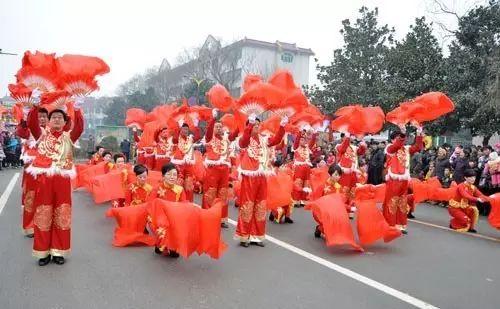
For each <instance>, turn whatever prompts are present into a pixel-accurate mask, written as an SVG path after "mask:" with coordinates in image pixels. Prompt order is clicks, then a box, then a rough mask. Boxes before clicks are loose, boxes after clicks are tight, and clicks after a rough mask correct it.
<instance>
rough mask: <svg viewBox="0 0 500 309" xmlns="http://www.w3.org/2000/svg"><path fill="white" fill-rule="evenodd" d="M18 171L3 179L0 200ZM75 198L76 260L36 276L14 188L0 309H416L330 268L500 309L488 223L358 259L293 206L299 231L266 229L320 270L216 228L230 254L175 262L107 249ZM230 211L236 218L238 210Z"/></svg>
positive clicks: (2, 226) (431, 215)
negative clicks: (330, 244)
mask: <svg viewBox="0 0 500 309" xmlns="http://www.w3.org/2000/svg"><path fill="white" fill-rule="evenodd" d="M15 172H19V170H18V171H16V170H8V171H3V172H0V193H3V192H4V190H5V188H6V187H7V184H8V183H9V181H10V179H11V178H12V176H13V175H14V173H15ZM73 198H74V210H73V238H72V241H73V243H72V246H73V252H72V255H71V257H70V258H69V259H68V262H67V263H66V264H65V265H63V266H58V265H55V264H50V265H48V266H46V267H43V268H42V267H38V266H37V265H36V260H34V259H33V258H31V244H32V241H31V240H30V239H27V238H23V237H22V235H21V233H20V206H19V205H20V191H19V186H16V187H15V189H14V191H13V192H12V194H11V195H10V197H9V199H8V202H7V204H6V206H5V208H4V210H3V212H2V213H1V215H0V244H1V247H0V261H1V263H2V265H1V267H0V276H1V280H0V308H9V309H10V308H23V309H24V308H287V309H288V308H384V309H386V308H411V307H412V305H411V304H410V303H411V300H410V303H408V302H404V301H402V300H401V299H399V298H396V297H394V296H391V295H390V292H389V294H388V293H386V292H387V291H388V290H387V289H386V288H385V286H382V287H381V288H380V289H376V288H374V287H372V286H369V285H366V284H364V283H362V282H360V281H358V280H354V279H352V278H350V277H347V276H345V275H343V274H341V273H339V272H337V271H335V270H332V269H330V268H328V267H325V263H326V264H328V263H329V262H331V263H335V266H341V267H344V268H346V269H348V270H351V271H354V272H356V273H357V274H360V275H362V276H365V277H367V278H369V279H372V280H375V281H374V282H375V283H374V284H375V285H377V284H378V283H381V284H383V285H386V286H388V287H390V288H393V289H395V290H397V291H399V292H403V293H408V294H409V295H411V296H413V297H414V298H416V299H418V300H421V301H423V302H426V303H428V304H430V305H432V306H435V307H439V308H499V306H500V305H499V304H500V293H499V291H500V265H499V261H500V260H499V257H500V232H499V231H496V230H493V229H491V228H489V226H488V225H487V223H486V222H485V220H481V222H480V225H479V231H480V233H481V234H484V235H488V236H490V237H493V238H496V239H498V241H494V240H487V239H481V238H477V237H473V236H470V235H463V234H458V233H454V232H451V231H447V230H443V229H439V228H436V227H432V226H428V225H423V224H420V223H414V222H412V223H410V229H409V231H410V233H409V235H407V236H405V237H403V238H400V239H398V240H396V241H394V242H393V243H390V244H383V243H381V244H376V245H374V246H371V247H368V248H366V251H365V253H364V254H359V253H356V252H354V251H352V250H351V249H349V248H347V247H346V248H326V247H325V245H324V243H323V242H322V241H320V240H317V239H315V238H314V236H313V227H314V222H313V220H312V218H311V216H310V214H309V213H308V212H307V211H304V210H303V209H297V210H296V211H295V213H294V219H295V224H293V225H276V224H268V233H269V235H271V236H273V237H275V238H276V239H278V240H281V241H283V242H285V243H287V244H290V245H292V246H295V247H297V248H300V249H302V250H304V251H306V252H307V254H306V255H308V256H309V257H312V258H313V259H316V260H318V259H319V260H320V261H323V264H320V263H318V262H315V261H312V260H311V259H307V258H305V257H304V256H301V255H299V254H297V253H295V252H292V251H290V250H288V249H287V248H284V247H282V246H279V245H276V244H275V243H271V242H268V243H267V246H266V247H265V248H260V247H254V246H251V247H250V248H241V247H239V246H237V243H236V242H234V241H233V240H232V233H233V232H234V227H231V228H230V229H229V230H227V231H224V239H225V240H226V242H227V243H228V244H229V250H228V251H227V253H226V254H225V255H224V256H223V258H221V259H220V260H212V259H210V258H208V257H207V256H202V257H198V256H193V257H192V258H190V259H188V260H184V259H177V260H172V259H169V258H164V257H160V256H157V255H155V254H153V250H152V249H151V248H144V247H133V248H120V249H118V248H114V247H112V246H111V239H112V234H113V229H114V222H113V220H111V219H107V218H105V216H104V212H105V210H106V207H105V206H96V205H94V203H93V202H92V199H91V198H90V196H89V195H88V194H86V193H84V192H75V193H74V196H73ZM230 215H231V217H232V218H233V219H234V218H236V210H235V209H234V208H231V212H230ZM416 215H417V219H418V220H421V221H425V222H429V223H432V224H436V225H441V226H446V225H447V221H446V220H447V217H446V211H445V209H442V208H438V207H434V206H429V205H421V206H419V208H417V212H416ZM285 246H286V245H285ZM321 259H323V260H321ZM365 277H363V278H365ZM363 278H362V279H360V280H361V281H363V280H365V279H366V278H365V279H363ZM366 280H367V279H366ZM403 295H404V294H403Z"/></svg>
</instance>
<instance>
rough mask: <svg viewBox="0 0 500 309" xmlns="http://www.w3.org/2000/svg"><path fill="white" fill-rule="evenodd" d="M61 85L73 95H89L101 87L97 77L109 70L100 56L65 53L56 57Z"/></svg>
mask: <svg viewBox="0 0 500 309" xmlns="http://www.w3.org/2000/svg"><path fill="white" fill-rule="evenodd" d="M56 66H57V74H58V75H59V76H58V77H59V85H60V87H61V88H63V89H65V90H66V91H68V92H70V93H71V94H72V95H79V96H87V95H89V94H90V93H91V92H93V91H94V90H97V89H98V88H99V87H98V85H97V81H95V77H96V76H97V75H103V74H106V73H108V72H109V66H108V65H107V64H106V63H105V62H104V61H103V60H102V59H100V58H98V57H92V56H83V55H64V56H62V57H59V58H57V59H56Z"/></svg>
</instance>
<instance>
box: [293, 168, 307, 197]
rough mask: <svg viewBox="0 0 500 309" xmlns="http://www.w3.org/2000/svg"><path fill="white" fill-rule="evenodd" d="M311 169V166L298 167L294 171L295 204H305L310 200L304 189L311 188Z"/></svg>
mask: <svg viewBox="0 0 500 309" xmlns="http://www.w3.org/2000/svg"><path fill="white" fill-rule="evenodd" d="M310 179H311V167H310V166H309V165H297V166H295V167H294V169H293V190H292V199H293V201H294V202H295V203H301V204H303V203H304V201H306V200H307V199H308V198H307V197H308V194H307V193H306V192H304V191H303V190H302V189H304V188H310V187H311V186H310V184H309V180H310Z"/></svg>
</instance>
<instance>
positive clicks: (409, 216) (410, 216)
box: [406, 212, 415, 219]
mask: <svg viewBox="0 0 500 309" xmlns="http://www.w3.org/2000/svg"><path fill="white" fill-rule="evenodd" d="M406 217H407V218H408V219H415V216H414V215H413V213H411V212H409V213H408V215H406Z"/></svg>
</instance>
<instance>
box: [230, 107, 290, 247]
mask: <svg viewBox="0 0 500 309" xmlns="http://www.w3.org/2000/svg"><path fill="white" fill-rule="evenodd" d="M259 123H260V121H259V120H257V119H256V116H255V115H254V114H252V115H250V117H249V118H248V122H247V127H246V128H245V131H244V133H243V136H242V137H241V138H240V140H239V146H240V148H241V154H240V156H241V165H240V168H239V172H240V174H241V175H242V178H241V189H240V196H239V201H238V203H239V205H240V207H239V213H238V225H237V227H236V235H235V238H237V239H239V240H240V245H241V246H243V247H248V246H249V244H250V243H254V244H256V245H258V246H260V247H264V243H263V242H262V241H263V240H264V238H265V233H266V211H267V206H266V200H267V181H266V175H267V174H269V173H272V172H273V169H272V166H271V161H272V160H271V159H272V158H271V157H270V155H269V153H270V151H269V148H270V147H273V146H276V145H278V144H279V143H280V142H281V140H282V139H283V135H284V134H285V129H284V126H285V125H286V124H287V123H288V118H287V117H286V116H285V117H284V118H283V119H282V120H281V123H280V128H279V131H278V133H277V134H276V135H274V136H273V137H272V138H270V139H269V138H268V137H264V136H261V135H260V134H259Z"/></svg>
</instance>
